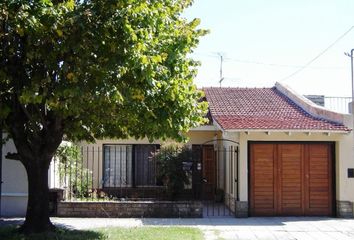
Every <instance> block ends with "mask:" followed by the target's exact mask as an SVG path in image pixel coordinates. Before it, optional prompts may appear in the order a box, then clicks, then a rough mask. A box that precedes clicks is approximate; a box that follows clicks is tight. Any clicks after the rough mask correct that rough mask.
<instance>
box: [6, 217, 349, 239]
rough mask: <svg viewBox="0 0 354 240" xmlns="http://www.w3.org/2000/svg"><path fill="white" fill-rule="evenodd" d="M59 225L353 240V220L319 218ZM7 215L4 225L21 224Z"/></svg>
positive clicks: (66, 221)
mask: <svg viewBox="0 0 354 240" xmlns="http://www.w3.org/2000/svg"><path fill="white" fill-rule="evenodd" d="M51 220H52V221H53V222H54V223H55V224H56V225H58V226H65V227H68V228H72V229H93V228H101V227H142V226H166V227H169V226H188V227H197V228H199V229H201V230H202V231H203V233H204V236H205V239H206V240H214V239H217V240H223V239H224V240H229V239H240V240H273V239H274V240H354V219H338V218H319V217H267V218H259V217H257V218H256V217H252V218H231V217H230V218H199V219H195V218H193V219H176V218H171V219H166V218H163V219H157V218H51ZM22 221H23V219H15V218H6V219H2V220H0V226H1V225H8V224H20V223H21V222H22Z"/></svg>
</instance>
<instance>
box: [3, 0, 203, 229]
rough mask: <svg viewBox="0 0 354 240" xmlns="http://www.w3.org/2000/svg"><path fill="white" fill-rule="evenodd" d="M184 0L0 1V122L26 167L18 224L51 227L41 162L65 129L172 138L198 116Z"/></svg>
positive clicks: (80, 134)
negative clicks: (25, 199) (23, 206)
mask: <svg viewBox="0 0 354 240" xmlns="http://www.w3.org/2000/svg"><path fill="white" fill-rule="evenodd" d="M191 2H192V0H154V1H146V0H107V1H98V0H97V1H95V0H77V1H74V0H67V1H64V0H3V1H1V3H0V42H1V49H0V104H1V105H0V121H1V123H3V126H4V130H5V131H6V132H7V133H8V134H9V136H10V137H11V138H12V139H13V141H14V143H15V146H16V148H17V153H14V154H9V157H12V158H13V159H17V160H19V161H21V162H22V163H23V165H24V167H25V169H26V172H27V176H28V189H29V197H28V206H27V213H26V220H25V222H24V224H23V225H22V226H21V228H20V230H21V231H22V232H25V233H31V232H41V231H46V230H51V229H53V225H52V223H51V222H50V219H49V214H48V185H47V181H48V167H49V164H50V161H51V159H52V157H53V155H54V153H55V151H56V150H57V148H58V146H59V145H60V143H61V141H62V140H63V138H65V139H67V140H72V141H81V140H85V141H94V139H100V138H127V137H134V138H143V137H147V138H148V139H150V140H153V139H157V138H160V139H166V138H173V139H176V140H183V139H184V136H183V133H184V132H186V131H188V129H190V128H192V127H195V126H197V125H198V124H200V123H201V122H203V119H204V118H203V115H204V113H205V110H206V103H203V102H200V101H199V99H201V97H202V94H201V92H199V91H198V90H197V89H196V87H195V85H194V84H193V78H194V76H195V74H196V66H197V62H195V61H194V60H192V59H190V58H189V57H188V54H189V53H191V52H192V50H193V48H195V47H196V46H197V44H198V39H199V38H200V36H202V35H204V34H205V33H206V31H204V30H200V29H197V26H198V24H199V20H198V19H195V20H193V21H187V20H186V19H184V18H183V17H182V16H181V13H182V12H183V11H184V9H185V8H187V7H188V6H189V5H191Z"/></svg>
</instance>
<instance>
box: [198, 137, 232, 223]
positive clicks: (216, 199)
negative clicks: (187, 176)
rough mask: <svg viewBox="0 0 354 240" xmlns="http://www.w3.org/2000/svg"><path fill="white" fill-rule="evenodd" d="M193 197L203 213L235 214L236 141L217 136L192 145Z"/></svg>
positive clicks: (208, 214) (210, 215) (215, 214)
mask: <svg viewBox="0 0 354 240" xmlns="http://www.w3.org/2000/svg"><path fill="white" fill-rule="evenodd" d="M192 148H193V152H194V153H195V156H194V166H195V168H194V174H193V178H194V179H193V182H194V184H193V189H194V192H195V197H196V198H199V199H200V200H201V201H202V202H203V216H205V217H215V216H234V213H235V202H236V200H237V199H238V192H239V191H238V143H237V142H235V141H232V140H228V139H216V140H212V141H208V142H205V143H204V144H202V145H193V146H192Z"/></svg>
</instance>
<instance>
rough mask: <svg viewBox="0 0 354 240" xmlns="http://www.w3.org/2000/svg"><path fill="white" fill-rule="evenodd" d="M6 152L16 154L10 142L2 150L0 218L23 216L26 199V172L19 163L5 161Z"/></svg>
mask: <svg viewBox="0 0 354 240" xmlns="http://www.w3.org/2000/svg"><path fill="white" fill-rule="evenodd" d="M8 152H12V153H14V152H16V148H15V146H14V144H13V142H12V141H11V140H10V141H8V142H7V143H6V144H5V145H4V146H3V149H2V181H3V184H2V191H1V216H25V214H26V209H27V199H28V190H27V174H26V170H25V168H24V166H23V165H22V163H21V162H19V161H16V160H8V159H6V158H5V155H6V154H7V153H8Z"/></svg>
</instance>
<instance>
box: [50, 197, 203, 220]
mask: <svg viewBox="0 0 354 240" xmlns="http://www.w3.org/2000/svg"><path fill="white" fill-rule="evenodd" d="M57 216H58V217H107V218H111V217H117V218H130V217H136V218H140V217H156V218H170V217H171V218H172V217H181V218H201V217H203V205H202V203H201V202H199V201H176V202H174V201H121V202H58V206H57Z"/></svg>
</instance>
